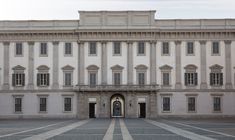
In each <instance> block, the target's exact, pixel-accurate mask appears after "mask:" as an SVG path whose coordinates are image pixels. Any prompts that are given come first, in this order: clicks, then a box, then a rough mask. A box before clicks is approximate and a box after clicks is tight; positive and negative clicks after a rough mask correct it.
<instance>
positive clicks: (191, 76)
mask: <svg viewBox="0 0 235 140" xmlns="http://www.w3.org/2000/svg"><path fill="white" fill-rule="evenodd" d="M184 78H185V79H184V80H185V81H184V82H185V85H186V86H196V85H197V73H185V75H184Z"/></svg>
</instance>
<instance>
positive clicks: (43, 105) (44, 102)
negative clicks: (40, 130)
mask: <svg viewBox="0 0 235 140" xmlns="http://www.w3.org/2000/svg"><path fill="white" fill-rule="evenodd" d="M39 102H40V103H39V111H40V112H46V111H47V98H46V97H40V98H39Z"/></svg>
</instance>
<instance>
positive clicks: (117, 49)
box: [113, 42, 121, 55]
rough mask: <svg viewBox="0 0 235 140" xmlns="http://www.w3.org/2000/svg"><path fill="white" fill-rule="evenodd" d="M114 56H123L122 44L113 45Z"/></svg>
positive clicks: (115, 43)
mask: <svg viewBox="0 0 235 140" xmlns="http://www.w3.org/2000/svg"><path fill="white" fill-rule="evenodd" d="M113 54H114V55H121V43H120V42H114V43H113Z"/></svg>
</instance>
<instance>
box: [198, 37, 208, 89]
mask: <svg viewBox="0 0 235 140" xmlns="http://www.w3.org/2000/svg"><path fill="white" fill-rule="evenodd" d="M200 45H201V46H200V50H201V52H200V55H201V57H200V59H201V72H200V73H201V84H200V88H201V89H207V66H206V60H207V59H206V41H200Z"/></svg>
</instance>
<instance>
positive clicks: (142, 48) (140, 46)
mask: <svg viewBox="0 0 235 140" xmlns="http://www.w3.org/2000/svg"><path fill="white" fill-rule="evenodd" d="M144 54H145V44H144V42H139V43H138V55H144Z"/></svg>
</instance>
